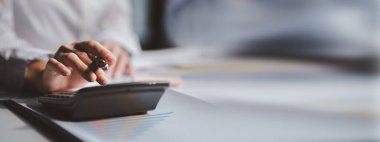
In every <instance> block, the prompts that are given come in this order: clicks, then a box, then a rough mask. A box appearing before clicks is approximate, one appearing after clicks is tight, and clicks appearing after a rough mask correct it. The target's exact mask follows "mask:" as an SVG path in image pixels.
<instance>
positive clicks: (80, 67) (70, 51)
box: [26, 41, 116, 92]
mask: <svg viewBox="0 0 380 142" xmlns="http://www.w3.org/2000/svg"><path fill="white" fill-rule="evenodd" d="M94 56H99V57H102V58H103V59H105V61H106V62H107V63H108V64H109V65H113V64H114V63H115V61H116V59H115V56H114V55H113V54H112V53H111V52H110V51H109V50H108V49H106V48H105V47H104V46H102V45H101V44H100V43H98V42H96V41H83V42H74V43H72V44H69V45H62V46H61V47H60V48H59V49H58V51H57V52H56V53H55V55H54V58H50V59H49V61H48V62H47V63H44V62H42V61H36V62H32V63H31V64H30V65H29V66H28V71H27V75H26V80H27V82H28V83H29V86H32V87H33V88H35V89H37V90H39V91H40V92H57V91H72V90H75V89H77V88H80V87H83V86H84V85H86V84H87V83H88V82H93V81H97V82H98V83H99V84H101V85H105V84H107V77H106V73H105V71H104V70H102V69H99V68H98V67H96V65H94V64H93V63H92V60H93V58H94ZM30 83H32V84H30Z"/></svg>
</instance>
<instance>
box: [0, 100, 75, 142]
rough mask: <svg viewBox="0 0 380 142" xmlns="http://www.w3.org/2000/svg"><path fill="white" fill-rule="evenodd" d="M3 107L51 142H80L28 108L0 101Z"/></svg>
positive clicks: (12, 102) (7, 101)
mask: <svg viewBox="0 0 380 142" xmlns="http://www.w3.org/2000/svg"><path fill="white" fill-rule="evenodd" d="M2 103H3V104H4V106H6V107H7V108H8V109H9V110H11V111H12V112H13V113H14V114H16V115H17V116H18V117H20V118H22V119H23V120H24V121H26V122H27V123H28V124H30V125H31V126H32V127H34V128H35V129H36V130H38V131H39V132H41V133H42V134H44V135H45V136H46V137H47V138H48V139H50V140H51V141H65V142H67V141H70V142H78V141H82V140H80V139H79V138H78V137H76V136H74V135H73V134H71V133H70V132H68V131H66V130H65V129H64V128H62V127H61V126H59V125H58V124H56V123H55V122H53V121H52V120H50V119H49V118H47V117H45V116H43V115H40V114H38V113H36V112H34V111H32V110H29V109H28V108H26V107H24V106H22V105H20V104H19V103H17V102H15V101H13V100H5V101H2Z"/></svg>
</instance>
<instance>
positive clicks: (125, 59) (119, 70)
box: [102, 42, 133, 78]
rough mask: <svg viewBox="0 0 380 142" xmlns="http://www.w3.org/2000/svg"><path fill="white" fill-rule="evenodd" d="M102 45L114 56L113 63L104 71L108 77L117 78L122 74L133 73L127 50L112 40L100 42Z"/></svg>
mask: <svg viewBox="0 0 380 142" xmlns="http://www.w3.org/2000/svg"><path fill="white" fill-rule="evenodd" d="M102 45H103V46H104V47H105V48H107V49H108V50H110V51H111V52H112V54H113V55H114V56H115V57H116V62H115V64H113V65H111V66H110V68H109V70H108V71H107V73H106V74H107V76H108V77H112V78H117V77H120V76H121V75H123V74H125V75H131V74H132V73H133V68H132V65H131V63H130V56H129V54H128V52H127V51H125V50H124V49H123V48H122V47H121V46H120V45H118V44H116V43H113V42H102Z"/></svg>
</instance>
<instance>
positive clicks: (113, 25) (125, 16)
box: [96, 0, 141, 55]
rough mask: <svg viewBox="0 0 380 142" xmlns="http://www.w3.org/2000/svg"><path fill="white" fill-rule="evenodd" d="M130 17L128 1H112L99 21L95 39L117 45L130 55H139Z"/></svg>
mask: <svg viewBox="0 0 380 142" xmlns="http://www.w3.org/2000/svg"><path fill="white" fill-rule="evenodd" d="M131 17H132V15H131V7H130V3H129V1H127V0H113V1H112V2H110V3H109V7H108V9H107V10H106V13H105V14H104V16H103V17H101V19H100V20H99V26H98V27H99V32H98V33H97V35H96V39H97V40H98V41H111V42H115V43H118V44H120V45H121V46H123V48H124V49H125V50H126V51H128V52H129V53H130V54H131V55H138V54H140V53H141V47H140V44H139V42H138V39H137V35H136V34H135V33H134V31H133V28H132V20H131Z"/></svg>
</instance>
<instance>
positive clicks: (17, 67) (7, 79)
mask: <svg viewBox="0 0 380 142" xmlns="http://www.w3.org/2000/svg"><path fill="white" fill-rule="evenodd" d="M0 60H4V59H0ZM0 64H1V65H0V66H1V67H2V68H1V69H0V74H1V75H0V83H1V88H2V89H4V90H7V91H14V92H21V91H22V90H23V88H24V80H25V79H24V76H25V72H26V67H27V65H28V61H27V60H21V59H16V58H10V59H8V60H6V61H0Z"/></svg>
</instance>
